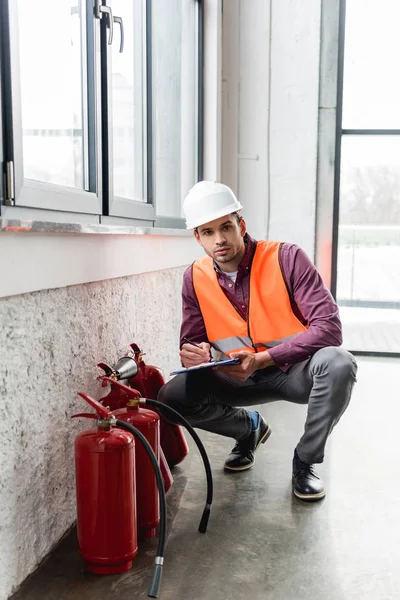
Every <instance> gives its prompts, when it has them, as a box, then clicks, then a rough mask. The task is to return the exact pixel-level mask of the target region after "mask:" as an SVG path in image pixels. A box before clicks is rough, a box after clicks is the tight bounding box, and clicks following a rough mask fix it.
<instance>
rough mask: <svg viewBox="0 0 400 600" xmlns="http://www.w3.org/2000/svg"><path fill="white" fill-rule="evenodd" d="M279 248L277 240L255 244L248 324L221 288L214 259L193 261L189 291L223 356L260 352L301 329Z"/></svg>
mask: <svg viewBox="0 0 400 600" xmlns="http://www.w3.org/2000/svg"><path fill="white" fill-rule="evenodd" d="M279 246H280V243H279V242H270V241H260V242H257V248H256V251H255V254H254V258H253V263H252V266H251V272H250V298H249V309H248V321H247V322H246V321H245V320H244V319H243V318H242V317H241V316H240V314H239V313H238V312H237V310H236V309H235V308H234V307H233V305H232V304H231V303H230V302H229V300H228V298H227V297H226V295H225V293H224V292H223V290H222V289H221V286H220V285H219V283H218V278H217V274H216V272H215V268H214V263H213V260H212V259H211V258H210V257H209V256H204V257H202V258H200V259H199V260H196V261H195V262H194V263H193V287H194V290H195V292H196V296H197V299H198V301H199V306H200V310H201V313H202V315H203V320H204V324H205V327H206V331H207V337H208V340H209V342H210V343H211V345H212V346H213V347H214V348H215V349H216V350H219V351H220V352H222V353H223V354H225V355H229V354H230V353H232V352H235V351H239V350H250V351H252V352H261V351H262V350H265V349H268V348H273V347H274V346H278V345H279V344H282V343H283V342H286V341H287V340H290V339H292V338H294V337H295V336H296V335H299V333H302V332H303V331H305V329H306V327H305V326H304V325H303V324H302V323H301V322H300V321H299V320H298V318H297V317H296V316H295V314H294V313H293V311H292V308H291V305H290V298H289V294H288V291H287V289H286V284H285V281H284V279H283V275H282V271H281V268H280V264H279V256H278V252H279Z"/></svg>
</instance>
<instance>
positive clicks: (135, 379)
mask: <svg viewBox="0 0 400 600" xmlns="http://www.w3.org/2000/svg"><path fill="white" fill-rule="evenodd" d="M130 346H131V348H132V350H133V356H123V357H122V358H120V359H119V360H118V362H117V364H116V365H115V367H114V369H113V368H111V367H110V366H109V365H107V364H106V363H99V364H98V366H99V367H100V368H101V369H103V371H104V372H105V374H106V376H108V377H111V378H112V379H115V380H116V381H120V380H125V379H127V380H128V383H129V385H130V386H131V387H133V388H134V389H136V390H138V391H139V392H140V394H141V395H142V396H143V398H149V399H151V400H156V399H157V395H158V392H159V390H160V388H161V387H162V386H163V385H164V383H165V380H164V377H163V375H162V373H161V371H160V369H158V368H157V367H155V366H153V365H147V364H146V363H145V362H144V360H143V356H144V354H143V353H142V351H141V350H140V348H139V346H138V345H137V344H135V343H133V344H131V345H130ZM103 385H104V383H103ZM112 387H113V386H112ZM102 401H103V403H104V404H105V406H110V408H111V410H114V409H115V408H121V405H122V404H123V403H124V402H125V404H123V405H124V406H125V405H126V399H125V396H122V397H121V396H119V395H118V392H117V391H116V390H115V389H114V390H113V389H111V391H110V393H109V394H108V395H107V396H106V397H105V398H103V400H102ZM157 412H158V414H159V415H160V439H161V448H162V450H163V452H164V454H165V457H166V459H167V462H168V465H169V466H170V467H173V466H175V465H177V464H179V463H180V462H182V461H183V459H184V458H185V457H186V456H187V454H188V452H189V447H188V445H187V442H186V439H185V436H184V433H183V431H182V428H181V427H180V426H179V425H175V424H173V423H170V422H169V421H167V420H166V419H165V418H164V417H163V416H162V415H161V414H160V412H159V411H157Z"/></svg>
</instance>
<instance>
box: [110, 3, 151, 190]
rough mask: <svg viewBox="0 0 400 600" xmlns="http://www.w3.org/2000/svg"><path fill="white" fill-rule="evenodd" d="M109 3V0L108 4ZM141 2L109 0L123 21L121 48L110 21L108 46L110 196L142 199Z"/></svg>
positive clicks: (142, 52)
mask: <svg viewBox="0 0 400 600" xmlns="http://www.w3.org/2000/svg"><path fill="white" fill-rule="evenodd" d="M108 4H110V2H109V3H108ZM143 5H144V2H141V1H139V0H138V1H135V2H126V0H113V1H112V3H111V6H112V11H113V15H114V16H120V17H122V19H123V23H124V32H125V36H124V37H125V43H124V51H123V52H122V53H120V52H119V45H120V34H121V32H120V29H119V26H118V24H117V23H114V41H113V46H112V103H111V107H112V115H111V121H112V157H113V165H114V175H113V182H114V196H119V197H122V198H127V199H132V200H139V201H146V190H145V183H144V181H145V180H144V173H145V169H144V156H145V144H144V139H145V136H144V132H145V122H146V113H145V110H144V94H143V91H144V90H143V80H144V61H143V58H144V35H143V31H144V8H143Z"/></svg>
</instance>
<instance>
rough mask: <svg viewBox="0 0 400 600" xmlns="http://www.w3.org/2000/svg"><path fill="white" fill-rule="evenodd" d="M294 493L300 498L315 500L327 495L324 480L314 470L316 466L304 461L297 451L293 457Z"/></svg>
mask: <svg viewBox="0 0 400 600" xmlns="http://www.w3.org/2000/svg"><path fill="white" fill-rule="evenodd" d="M292 481H293V493H294V495H295V496H296V497H297V498H300V500H305V501H306V502H315V501H316V500H321V498H323V497H324V496H325V488H324V484H323V482H322V480H321V479H320V478H319V477H318V475H317V474H316V472H315V471H314V466H313V465H309V464H307V463H304V462H303V461H302V460H300V458H299V457H298V455H297V452H296V453H295V455H294V457H293V476H292Z"/></svg>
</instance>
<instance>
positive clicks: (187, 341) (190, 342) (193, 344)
mask: <svg viewBox="0 0 400 600" xmlns="http://www.w3.org/2000/svg"><path fill="white" fill-rule="evenodd" d="M182 339H183V341H184V342H186V343H188V344H191V345H192V346H196V348H201V346H200V344H196V342H192V340H188V339H187V338H185V337H184V338H182Z"/></svg>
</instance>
